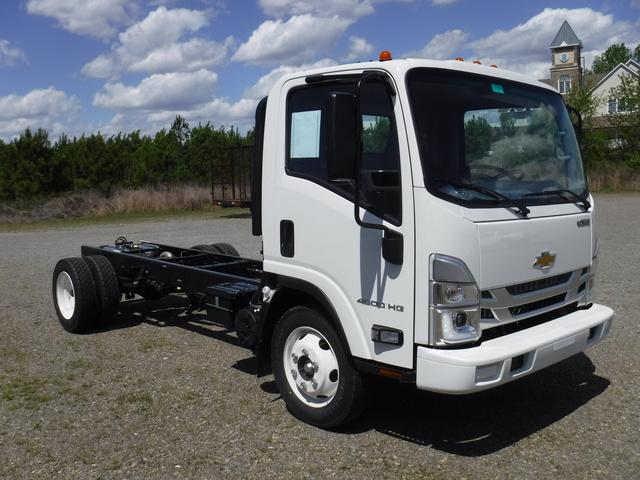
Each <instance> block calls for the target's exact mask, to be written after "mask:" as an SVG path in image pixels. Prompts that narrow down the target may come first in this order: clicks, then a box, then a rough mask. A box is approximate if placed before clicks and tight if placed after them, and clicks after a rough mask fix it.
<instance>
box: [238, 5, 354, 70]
mask: <svg viewBox="0 0 640 480" xmlns="http://www.w3.org/2000/svg"><path fill="white" fill-rule="evenodd" d="M351 23H352V22H351V21H350V20H347V19H345V18H340V17H337V16H336V17H330V18H324V17H314V16H313V15H309V14H304V15H296V16H293V17H291V18H290V19H289V20H287V21H286V22H284V21H282V20H280V19H279V20H267V21H266V22H264V23H262V25H260V26H259V27H258V28H257V29H256V30H254V31H253V33H252V34H251V37H249V39H248V40H247V41H246V42H244V43H243V44H242V45H240V47H238V50H236V53H235V54H234V55H233V57H232V59H233V60H235V61H240V62H247V63H254V64H274V63H276V64H277V63H284V62H304V61H307V60H311V59H313V58H314V57H315V56H316V55H318V54H319V53H322V52H325V51H327V50H328V49H329V48H330V47H331V46H332V45H333V44H334V42H335V41H336V40H337V38H338V37H339V36H340V35H342V33H343V32H344V31H345V30H346V29H347V27H348V26H349V25H350V24H351Z"/></svg>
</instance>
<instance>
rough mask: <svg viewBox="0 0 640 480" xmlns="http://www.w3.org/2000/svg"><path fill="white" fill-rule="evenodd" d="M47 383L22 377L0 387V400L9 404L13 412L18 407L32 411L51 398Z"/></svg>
mask: <svg viewBox="0 0 640 480" xmlns="http://www.w3.org/2000/svg"><path fill="white" fill-rule="evenodd" d="M47 385H48V383H47V382H46V381H45V380H44V379H42V378H39V377H33V376H28V375H25V376H22V377H18V378H14V379H12V380H9V381H4V382H2V384H1V385H0V399H1V400H4V401H6V402H9V404H10V409H11V410H13V409H15V408H17V407H18V406H19V405H23V406H24V407H26V408H29V409H33V408H37V407H38V406H39V405H41V404H43V403H46V402H49V401H51V400H52V399H53V397H52V396H51V395H50V394H49V393H48V392H47Z"/></svg>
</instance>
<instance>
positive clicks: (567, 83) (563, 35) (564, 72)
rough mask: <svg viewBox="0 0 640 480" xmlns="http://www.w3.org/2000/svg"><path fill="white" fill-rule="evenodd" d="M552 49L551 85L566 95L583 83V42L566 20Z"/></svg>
mask: <svg viewBox="0 0 640 480" xmlns="http://www.w3.org/2000/svg"><path fill="white" fill-rule="evenodd" d="M549 48H550V49H551V69H550V73H551V82H550V83H551V84H552V85H553V86H554V87H555V88H557V89H558V91H559V92H560V93H561V94H563V95H565V94H567V93H569V90H571V87H572V86H576V85H580V84H581V83H582V64H581V52H582V41H581V40H580V39H579V38H578V36H577V35H576V33H575V32H574V31H573V29H572V28H571V26H570V25H569V23H568V22H567V21H566V20H565V21H564V22H563V23H562V26H561V27H560V30H558V33H557V34H556V36H555V38H554V39H553V42H551V45H550V46H549Z"/></svg>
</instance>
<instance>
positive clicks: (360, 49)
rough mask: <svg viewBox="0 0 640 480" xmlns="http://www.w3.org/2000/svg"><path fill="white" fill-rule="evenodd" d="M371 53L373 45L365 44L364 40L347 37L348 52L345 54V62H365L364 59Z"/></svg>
mask: <svg viewBox="0 0 640 480" xmlns="http://www.w3.org/2000/svg"><path fill="white" fill-rule="evenodd" d="M371 52H373V45H371V44H370V43H369V42H367V41H366V40H365V39H364V38H360V37H355V36H351V37H349V52H348V53H347V55H346V57H345V60H346V61H348V62H350V61H353V60H365V58H364V57H367V56H368V55H371Z"/></svg>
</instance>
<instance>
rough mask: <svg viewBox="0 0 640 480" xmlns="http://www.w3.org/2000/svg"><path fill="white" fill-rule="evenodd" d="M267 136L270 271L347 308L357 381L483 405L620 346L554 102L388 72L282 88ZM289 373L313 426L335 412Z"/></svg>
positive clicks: (572, 141) (514, 77) (336, 314)
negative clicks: (481, 395) (576, 357)
mask: <svg viewBox="0 0 640 480" xmlns="http://www.w3.org/2000/svg"><path fill="white" fill-rule="evenodd" d="M263 107H265V105H263ZM265 118H266V121H265V122H264V144H263V152H262V159H263V163H262V186H261V187H262V194H261V206H258V208H259V209H260V211H261V215H257V216H256V217H254V218H255V219H256V224H255V226H256V229H257V231H256V232H255V233H259V232H260V228H261V233H262V234H263V241H264V270H265V271H268V272H271V273H273V274H276V275H278V276H280V277H281V278H282V279H287V280H286V281H288V282H290V283H291V284H292V285H295V284H299V285H305V287H306V289H307V290H312V291H314V292H316V295H317V296H321V297H322V298H323V299H324V301H323V304H325V305H330V308H329V309H328V311H323V312H322V315H325V316H327V317H328V320H330V321H332V322H333V327H334V328H335V330H336V332H338V333H339V337H340V339H341V341H342V342H344V348H345V350H346V352H347V353H348V355H349V356H351V357H352V358H353V359H355V363H354V365H355V366H356V367H360V368H362V364H363V362H362V360H364V361H366V363H367V364H368V366H369V367H370V368H369V369H370V370H373V371H375V370H377V373H380V374H383V375H384V374H386V375H389V376H396V377H398V378H403V379H411V378H414V379H415V382H416V386H417V387H418V388H420V389H426V390H432V391H438V392H445V393H452V394H460V393H471V392H475V391H479V390H483V389H487V388H491V387H495V386H498V385H500V384H503V383H505V382H509V381H511V380H514V379H516V378H518V377H521V376H524V375H527V374H529V373H532V372H534V371H537V370H540V369H541V368H544V367H546V366H548V365H550V364H552V363H555V362H558V361H559V360H562V359H564V358H567V357H569V356H571V355H573V354H576V353H578V352H580V351H582V350H584V349H585V348H587V347H589V346H591V345H593V344H595V343H597V342H599V341H600V340H601V339H602V338H603V337H604V336H605V335H606V334H607V333H608V330H609V326H610V323H611V319H612V316H613V312H612V310H611V309H609V308H607V307H604V306H601V305H595V304H593V303H592V302H591V295H592V288H593V276H594V274H595V260H596V257H597V253H598V252H597V238H596V237H595V234H594V224H595V219H594V207H593V201H592V199H591V197H590V196H589V192H588V190H587V184H586V180H585V175H584V172H583V167H582V162H581V158H580V153H579V149H578V144H577V141H576V134H575V133H574V128H573V126H572V123H571V119H570V116H569V114H568V112H567V109H566V107H565V105H564V103H563V101H562V98H561V97H560V95H559V94H558V93H557V92H556V91H555V90H553V89H552V88H550V87H549V86H547V85H545V84H542V83H540V82H537V81H534V80H531V79H529V78H527V77H524V76H521V75H518V74H515V73H511V72H506V71H503V70H499V69H496V68H492V67H486V66H481V65H476V64H470V63H466V62H465V63H463V62H458V61H451V62H434V61H423V60H393V61H387V62H374V63H366V64H357V65H349V66H341V67H335V68H332V69H324V70H322V71H320V70H318V71H312V72H304V73H300V74H297V75H289V76H287V77H285V78H283V79H281V80H280V81H279V82H278V83H277V84H276V85H275V86H274V87H273V89H272V90H271V92H270V95H269V97H268V101H267V103H266V112H265ZM302 341H303V340H302ZM276 355H278V356H282V355H283V353H281V352H276ZM297 356H298V357H299V355H297ZM279 362H280V360H279V359H278V358H276V359H275V363H276V364H278V363H279ZM280 363H281V364H282V368H280V369H278V368H277V365H276V370H275V372H276V377H278V376H280V377H284V378H281V380H280V381H279V382H278V383H279V385H280V387H281V388H288V389H289V390H290V391H291V393H292V394H293V395H292V396H293V397H294V398H293V399H292V400H291V401H290V402H291V403H293V404H294V408H295V409H296V410H298V414H300V411H303V412H304V411H305V410H306V411H310V408H298V407H296V406H295V403H296V402H299V403H300V402H301V403H302V404H303V405H304V406H305V407H317V406H318V405H317V404H318V403H319V404H321V405H323V406H319V407H318V408H319V409H321V410H322V409H323V408H327V407H326V406H324V402H323V401H322V400H323V398H324V397H325V395H324V393H325V392H321V394H320V398H318V396H317V395H316V396H314V393H313V389H312V388H311V385H310V384H309V382H308V381H306V380H305V379H304V378H302V377H301V376H300V375H297V376H296V373H297V370H296V368H295V366H293V364H292V363H291V362H289V361H288V359H287V358H286V355H285V358H284V360H283V361H282V362H280ZM285 380H286V381H285ZM285 398H286V397H285ZM304 415H308V414H305V413H302V415H301V416H304Z"/></svg>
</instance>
